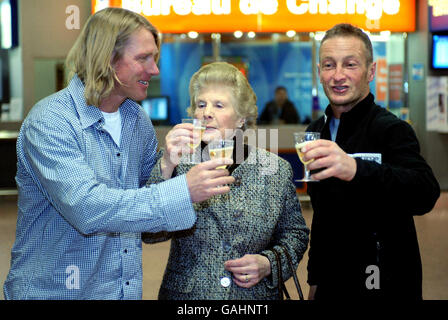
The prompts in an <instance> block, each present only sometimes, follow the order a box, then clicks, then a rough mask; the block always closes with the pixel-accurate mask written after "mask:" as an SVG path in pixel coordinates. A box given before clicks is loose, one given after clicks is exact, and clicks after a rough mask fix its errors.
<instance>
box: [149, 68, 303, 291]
mask: <svg viewBox="0 0 448 320" xmlns="http://www.w3.org/2000/svg"><path fill="white" fill-rule="evenodd" d="M190 99H191V107H190V110H189V112H190V113H191V114H192V115H193V116H194V117H195V118H199V119H204V120H206V122H207V126H206V130H205V133H204V135H203V142H202V145H201V148H202V149H203V150H205V151H203V152H202V155H203V156H204V157H205V159H206V158H207V155H208V152H207V151H206V150H207V147H208V145H207V144H208V143H209V142H211V141H214V140H216V139H218V138H222V137H225V138H227V139H232V138H233V139H234V141H235V143H236V145H235V148H234V153H233V158H234V164H233V165H232V166H230V167H229V168H228V170H229V171H230V173H231V175H232V176H233V177H235V180H236V183H235V184H234V185H232V186H231V190H230V192H229V193H228V194H226V195H220V196H214V197H212V198H210V199H208V200H206V201H203V202H200V203H197V204H195V205H194V208H195V210H196V212H197V217H198V219H197V221H196V224H195V226H194V227H193V228H191V229H190V230H187V231H183V232H178V233H171V234H161V235H160V234H159V235H156V236H155V235H150V234H144V235H143V239H144V241H146V242H155V241H160V240H166V239H167V238H168V237H172V240H171V251H170V255H169V259H168V264H167V267H166V270H165V275H164V278H163V282H162V285H161V288H160V291H159V299H187V300H189V299H278V298H279V297H278V290H277V283H278V275H277V270H276V266H277V264H276V262H275V257H274V255H273V253H272V252H271V251H268V250H267V249H268V248H272V247H273V246H276V245H278V244H283V245H285V246H286V247H287V248H288V251H289V253H290V255H291V256H292V259H293V263H294V266H295V268H297V265H298V263H299V261H300V260H301V258H302V256H303V254H304V252H305V250H306V248H307V245H308V229H307V227H306V225H305V221H304V219H303V217H302V214H301V209H300V204H299V201H298V198H297V194H296V188H295V186H294V184H293V182H292V170H291V167H290V165H289V163H288V162H286V161H285V160H283V159H281V158H279V157H277V156H276V155H274V154H272V153H269V152H267V151H265V150H262V149H258V148H256V147H253V146H249V145H246V144H243V139H239V138H237V137H236V136H234V135H235V133H236V132H239V133H241V131H244V130H246V129H247V128H253V127H254V125H255V119H256V116H257V107H256V96H255V94H254V92H253V90H252V88H251V87H250V85H249V83H248V81H247V79H246V78H245V77H244V75H243V74H242V73H241V72H240V71H239V70H238V69H237V68H235V67H234V66H232V65H230V64H228V63H224V62H215V63H211V64H207V65H205V66H203V67H202V68H201V69H200V70H199V71H198V72H196V73H195V74H194V75H193V77H192V79H191V81H190ZM189 137H190V134H189V132H188V131H186V130H185V129H184V127H183V124H179V125H176V126H175V127H174V128H173V129H172V130H171V131H170V132H169V133H168V134H167V137H166V151H165V153H164V156H163V157H162V158H161V159H160V160H159V162H158V163H157V164H156V165H155V167H154V170H153V171H152V173H151V177H150V179H149V181H148V184H150V185H151V184H154V183H160V182H161V181H165V179H167V178H170V177H171V176H173V177H174V176H176V175H179V174H183V173H184V172H186V171H188V170H189V168H190V167H191V165H189V164H184V163H181V164H179V165H177V166H176V164H175V163H171V161H170V156H169V154H170V153H172V152H174V153H177V152H178V150H179V149H182V146H181V145H183V144H186V143H188V142H189V141H190V138H189ZM238 150H241V151H242V152H241V153H242V154H241V155H237V153H238ZM239 156H241V157H242V159H241V161H237V159H238V157H239ZM267 158H270V160H269V161H264V160H266V159H267ZM274 161H275V162H276V164H277V165H275V166H272V168H270V167H269V166H270V165H272V163H273V162H274ZM260 172H267V173H266V174H260ZM281 258H282V260H283V266H284V270H283V276H284V279H285V280H286V279H288V278H289V277H291V273H290V271H289V270H287V262H286V257H285V256H284V254H283V253H282V257H281Z"/></svg>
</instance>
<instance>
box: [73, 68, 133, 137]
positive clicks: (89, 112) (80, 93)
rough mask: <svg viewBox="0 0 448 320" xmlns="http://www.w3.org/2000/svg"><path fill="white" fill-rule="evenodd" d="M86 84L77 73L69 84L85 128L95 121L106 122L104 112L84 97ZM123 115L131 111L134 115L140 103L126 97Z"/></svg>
mask: <svg viewBox="0 0 448 320" xmlns="http://www.w3.org/2000/svg"><path fill="white" fill-rule="evenodd" d="M84 89H85V86H84V84H83V82H82V81H81V79H80V78H79V77H78V76H77V75H76V74H75V75H74V76H73V78H72V79H71V80H70V83H69V85H68V91H69V92H70V94H71V96H72V97H73V101H74V103H75V108H76V111H77V112H78V115H79V120H80V122H81V126H82V128H83V129H85V128H88V127H90V126H91V125H93V124H94V123H99V122H104V117H103V114H102V113H101V110H100V109H99V108H97V107H95V106H93V105H88V104H87V102H86V98H85V97H84ZM120 110H121V111H122V115H126V114H127V113H131V114H133V115H134V116H135V115H137V114H138V112H139V105H138V104H137V103H136V102H134V101H132V100H130V99H126V100H125V101H124V102H123V103H122V104H121V106H120Z"/></svg>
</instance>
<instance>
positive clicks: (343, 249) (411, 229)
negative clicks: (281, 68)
mask: <svg viewBox="0 0 448 320" xmlns="http://www.w3.org/2000/svg"><path fill="white" fill-rule="evenodd" d="M319 60H320V61H319V66H318V71H319V77H320V81H321V83H322V85H323V88H324V90H325V93H326V95H327V97H328V99H329V101H330V105H329V106H328V107H327V109H326V111H325V114H324V115H323V116H322V117H321V118H319V119H318V120H316V121H315V122H313V123H311V124H310V126H309V127H308V129H307V131H317V132H320V133H321V139H320V140H317V141H313V142H311V143H309V144H307V145H306V146H305V147H304V148H302V151H304V152H305V161H307V160H310V159H315V160H314V161H313V162H312V163H311V164H310V165H309V169H310V170H312V173H313V175H312V177H313V178H314V179H318V180H320V181H319V182H313V183H309V184H308V192H309V194H310V197H311V202H312V206H313V210H314V214H313V221H312V226H311V242H310V251H309V262H308V283H309V284H310V286H311V288H310V295H309V298H310V299H313V298H314V299H322V300H324V299H341V298H348V299H353V298H354V299H359V298H361V299H363V298H386V299H387V298H390V299H403V298H404V299H422V265H421V259H420V252H419V247H418V241H417V234H416V230H415V225H414V220H413V216H414V215H423V214H425V213H426V212H429V211H430V210H431V209H432V208H433V206H434V204H435V202H436V200H437V199H438V197H439V195H440V187H439V184H438V182H437V180H436V179H435V177H434V175H433V173H432V170H431V168H430V167H429V166H428V164H427V163H426V162H425V160H424V159H423V158H422V156H421V155H420V149H419V144H418V141H417V138H416V136H415V133H414V131H413V129H412V128H411V126H410V125H409V124H408V123H406V122H404V121H401V120H399V119H398V118H397V117H395V116H394V115H392V114H391V113H390V112H388V111H387V110H385V109H383V108H381V107H379V106H377V105H376V104H375V102H374V96H373V95H372V94H371V93H370V90H369V82H370V81H372V80H373V79H374V75H375V68H376V65H375V62H373V54H372V45H371V43H370V40H369V38H368V37H367V36H366V35H365V33H363V32H362V31H361V30H360V29H358V28H356V27H353V26H351V25H348V24H340V25H336V26H334V27H333V28H332V29H330V30H329V31H327V33H326V35H325V37H324V38H323V39H322V42H321V47H320V51H319Z"/></svg>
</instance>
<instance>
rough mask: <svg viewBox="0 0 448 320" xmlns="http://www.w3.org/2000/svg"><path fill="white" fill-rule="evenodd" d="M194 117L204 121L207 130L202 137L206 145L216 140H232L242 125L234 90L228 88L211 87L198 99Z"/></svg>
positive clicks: (204, 89) (202, 92)
mask: <svg viewBox="0 0 448 320" xmlns="http://www.w3.org/2000/svg"><path fill="white" fill-rule="evenodd" d="M195 107H196V108H195V111H194V117H195V118H197V119H204V120H205V121H206V122H207V128H206V130H205V132H204V134H203V136H202V140H203V141H204V142H206V143H208V142H210V141H212V140H216V139H221V138H222V139H231V138H232V137H233V133H234V130H235V129H236V128H238V127H240V126H241V125H242V120H241V118H239V117H238V116H237V114H236V112H235V109H234V107H235V102H234V99H233V97H232V90H231V89H230V88H229V87H227V86H218V85H209V86H206V87H204V88H203V89H202V90H201V91H200V92H199V94H198V96H197V98H196V106H195Z"/></svg>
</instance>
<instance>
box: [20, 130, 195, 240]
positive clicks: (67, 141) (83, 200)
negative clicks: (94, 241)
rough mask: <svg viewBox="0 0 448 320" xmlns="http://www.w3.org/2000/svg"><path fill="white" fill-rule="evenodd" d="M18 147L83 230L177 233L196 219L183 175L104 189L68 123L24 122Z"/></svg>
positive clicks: (63, 212) (39, 179)
mask: <svg viewBox="0 0 448 320" xmlns="http://www.w3.org/2000/svg"><path fill="white" fill-rule="evenodd" d="M18 148H20V150H21V151H20V154H19V152H18V156H19V157H20V156H21V157H23V163H25V167H26V169H27V171H28V172H32V175H33V177H34V181H35V183H36V184H37V185H38V187H39V189H40V190H41V191H42V193H43V194H44V195H45V197H46V198H47V199H48V201H49V202H50V203H51V205H52V206H53V207H54V208H55V209H56V210H57V211H58V212H59V214H61V215H62V216H63V217H64V218H65V219H66V220H67V221H68V222H69V223H70V224H71V225H72V226H73V227H74V228H76V229H77V230H78V231H79V232H81V233H82V234H93V233H98V232H143V231H151V232H159V231H162V230H166V231H177V230H182V229H188V228H191V226H192V225H193V224H194V223H195V221H196V214H195V212H194V210H193V206H192V203H191V199H190V195H189V192H188V187H187V182H186V178H185V176H180V177H176V178H174V179H171V180H168V181H165V182H163V183H160V184H157V185H152V186H150V187H147V188H139V189H115V188H110V187H107V186H106V185H105V184H102V183H100V182H98V181H97V179H96V175H95V173H94V171H93V169H92V168H91V167H90V166H89V165H88V163H87V162H86V160H85V154H84V152H85V151H84V152H83V151H82V150H81V147H80V145H79V144H78V142H77V140H76V138H75V135H74V134H73V133H72V132H71V131H70V127H69V126H68V125H66V126H61V125H49V124H48V123H46V122H43V121H32V122H27V124H26V126H24V128H23V137H22V139H21V142H20V146H18Z"/></svg>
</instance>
